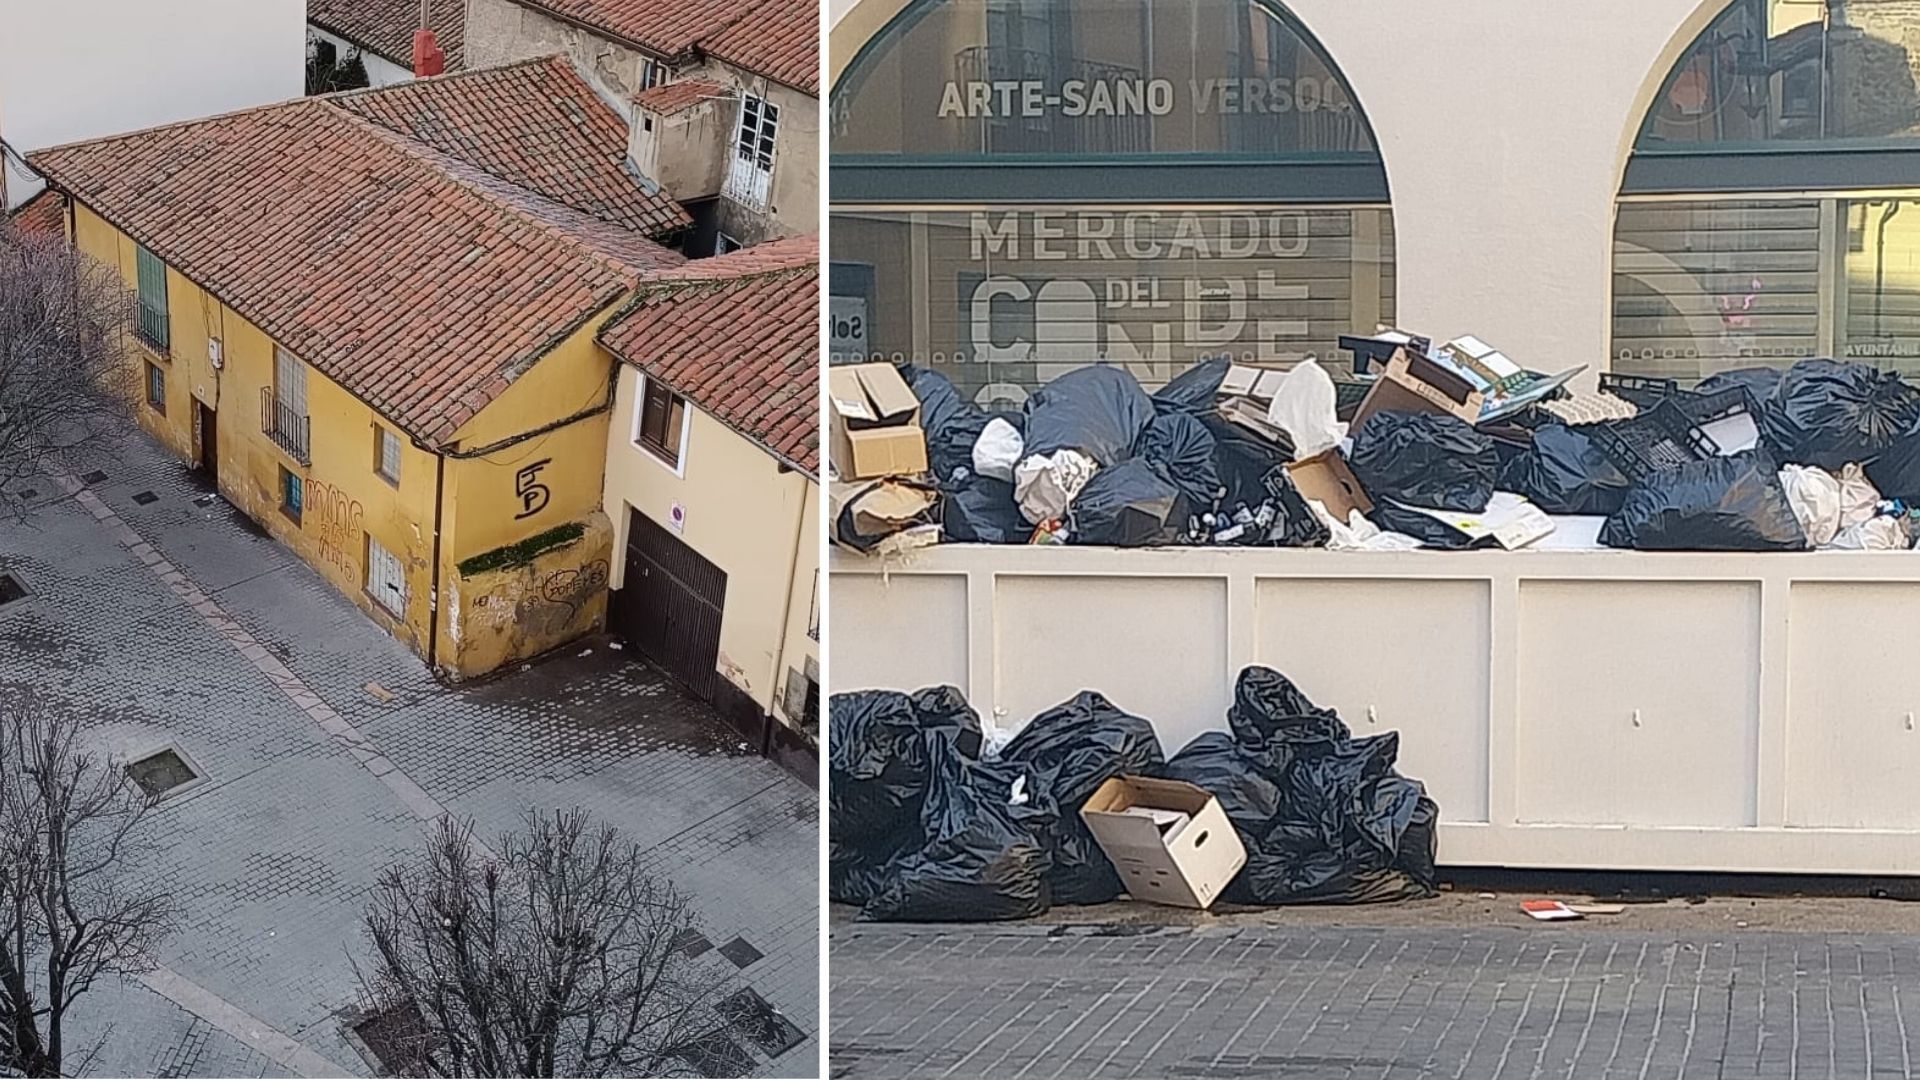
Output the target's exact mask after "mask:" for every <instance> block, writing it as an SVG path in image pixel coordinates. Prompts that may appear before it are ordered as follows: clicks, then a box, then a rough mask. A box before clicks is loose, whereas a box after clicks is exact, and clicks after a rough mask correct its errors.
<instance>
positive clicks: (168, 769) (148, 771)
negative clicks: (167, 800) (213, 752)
mask: <svg viewBox="0 0 1920 1080" xmlns="http://www.w3.org/2000/svg"><path fill="white" fill-rule="evenodd" d="M127 776H128V778H130V779H131V780H132V781H133V782H134V783H136V784H139V785H140V790H141V791H144V792H146V793H147V797H148V798H150V799H157V798H159V797H160V796H162V795H165V794H166V793H167V792H169V791H172V790H174V789H175V788H178V787H181V786H183V785H186V784H190V783H192V782H193V781H195V780H198V779H200V774H199V773H197V772H194V771H193V768H192V766H190V765H188V764H187V761H186V759H185V758H183V757H181V756H180V754H179V752H178V751H175V750H171V749H169V750H162V751H160V752H159V753H157V754H149V755H147V756H146V757H143V758H141V759H140V760H138V761H135V762H133V763H132V764H130V765H128V766H127Z"/></svg>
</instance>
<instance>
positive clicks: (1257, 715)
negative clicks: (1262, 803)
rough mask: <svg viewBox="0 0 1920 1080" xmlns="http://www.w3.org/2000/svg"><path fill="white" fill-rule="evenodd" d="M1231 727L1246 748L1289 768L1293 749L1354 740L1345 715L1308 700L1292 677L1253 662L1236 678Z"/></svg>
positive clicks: (1235, 738)
mask: <svg viewBox="0 0 1920 1080" xmlns="http://www.w3.org/2000/svg"><path fill="white" fill-rule="evenodd" d="M1227 727H1228V728H1230V729H1231V730H1232V731H1233V737H1234V740H1235V741H1236V742H1238V743H1239V744H1240V745H1241V746H1242V747H1244V748H1246V749H1248V750H1252V751H1255V752H1257V753H1262V754H1267V753H1269V752H1270V751H1272V752H1275V753H1278V754H1279V755H1280V756H1278V757H1275V758H1273V759H1272V760H1271V761H1270V762H1269V764H1270V765H1273V766H1282V765H1284V764H1286V761H1287V754H1288V753H1289V751H1290V748H1292V747H1294V746H1298V745H1300V744H1304V743H1336V742H1340V741H1343V740H1345V739H1347V738H1349V737H1350V734H1351V733H1350V732H1348V731H1347V725H1346V724H1345V723H1343V722H1342V721H1341V719H1340V714H1338V713H1336V712H1334V711H1333V710H1332V709H1323V708H1321V707H1320V706H1318V705H1315V704H1314V703H1313V702H1312V701H1310V700H1308V698H1307V695H1306V694H1305V693H1303V692H1301V690H1300V688H1299V687H1298V686H1296V685H1294V682H1293V680H1292V679H1289V678H1287V677H1286V676H1285V675H1282V674H1280V673H1279V672H1278V671H1275V670H1274V669H1272V668H1270V667H1263V666H1261V665H1259V664H1254V665H1252V666H1250V667H1247V668H1246V669H1244V670H1242V671H1241V672H1240V677H1239V678H1238V679H1235V680H1234V684H1233V704H1232V705H1231V706H1229V707H1228V709H1227Z"/></svg>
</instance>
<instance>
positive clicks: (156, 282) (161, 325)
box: [133, 244, 173, 352]
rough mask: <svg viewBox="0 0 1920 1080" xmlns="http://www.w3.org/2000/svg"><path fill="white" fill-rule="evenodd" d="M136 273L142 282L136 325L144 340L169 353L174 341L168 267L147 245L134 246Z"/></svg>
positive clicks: (135, 328)
mask: <svg viewBox="0 0 1920 1080" xmlns="http://www.w3.org/2000/svg"><path fill="white" fill-rule="evenodd" d="M133 264H134V273H135V275H136V277H137V278H138V279H139V283H140V318H139V321H138V322H137V324H136V325H135V327H134V330H135V332H136V333H137V334H139V336H140V339H141V340H143V341H145V342H146V343H147V344H149V345H151V346H153V347H154V348H156V349H158V350H160V351H161V352H166V351H167V349H168V347H169V346H170V344H171V342H172V336H173V335H172V332H171V330H170V329H169V327H168V324H167V267H166V264H165V263H162V262H161V261H160V257H159V256H157V255H155V254H154V253H153V252H151V251H148V250H147V249H146V248H145V247H142V246H140V245H138V244H136V245H134V251H133Z"/></svg>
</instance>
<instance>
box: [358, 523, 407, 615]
mask: <svg viewBox="0 0 1920 1080" xmlns="http://www.w3.org/2000/svg"><path fill="white" fill-rule="evenodd" d="M367 595H369V596H371V597H373V599H374V601H375V602H376V603H378V604H379V605H380V606H381V607H383V608H386V609H387V611H388V612H389V613H391V614H393V615H397V616H400V617H401V618H405V617H406V614H407V570H406V567H405V566H404V565H402V564H401V562H400V557H399V556H398V555H395V554H394V553H393V552H391V551H388V550H387V549H386V546H385V545H383V544H381V543H380V541H378V540H375V539H374V538H373V535H372V534H371V533H369V534H368V535H367Z"/></svg>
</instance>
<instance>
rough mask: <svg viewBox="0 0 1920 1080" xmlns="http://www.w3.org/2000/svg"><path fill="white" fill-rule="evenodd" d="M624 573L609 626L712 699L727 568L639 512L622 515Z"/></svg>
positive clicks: (716, 690) (717, 676) (718, 678)
mask: <svg viewBox="0 0 1920 1080" xmlns="http://www.w3.org/2000/svg"><path fill="white" fill-rule="evenodd" d="M627 518H628V524H627V571H626V580H625V583H624V585H623V586H622V587H621V588H620V589H619V591H617V592H615V593H614V594H613V625H614V629H616V630H618V631H619V632H620V634H621V636H623V637H625V638H626V639H627V641H628V642H629V643H630V644H631V645H633V647H634V648H636V649H638V650H640V652H642V653H644V654H645V655H646V657H647V659H649V660H652V661H653V662H654V663H656V664H658V665H660V666H661V667H662V668H665V669H666V670H667V672H668V673H669V674H672V675H674V676H675V677H677V678H679V679H680V680H681V681H682V682H684V683H686V684H687V687H688V688H689V689H690V690H692V691H693V692H694V693H695V694H697V695H699V696H700V697H701V698H703V699H705V700H707V701H713V700H714V699H715V697H716V696H717V695H718V694H719V692H720V690H721V685H720V684H721V683H722V682H723V680H722V679H721V676H720V672H719V670H718V664H719V660H720V613H721V611H722V609H724V608H725V607H726V603H727V574H726V571H724V570H722V569H720V568H719V567H717V566H715V565H713V564H712V563H710V562H708V561H707V560H705V559H703V558H701V557H700V554H699V553H698V552H696V551H694V550H693V549H692V548H691V547H688V546H687V544H686V543H685V542H684V541H682V540H681V539H680V538H679V537H677V536H675V535H673V534H672V533H671V532H669V531H667V529H666V527H665V526H663V525H661V524H659V523H658V522H656V521H654V520H653V519H652V518H650V517H647V516H646V515H645V514H642V513H640V512H639V511H638V510H629V511H628V514H627Z"/></svg>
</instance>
